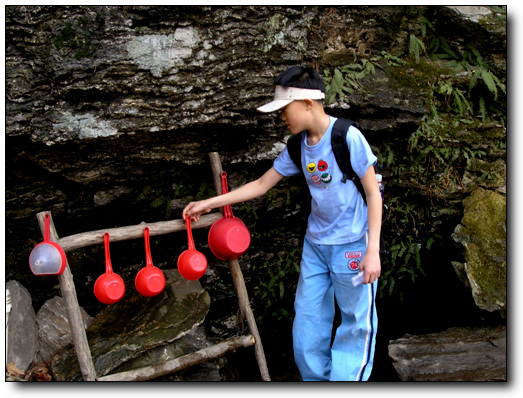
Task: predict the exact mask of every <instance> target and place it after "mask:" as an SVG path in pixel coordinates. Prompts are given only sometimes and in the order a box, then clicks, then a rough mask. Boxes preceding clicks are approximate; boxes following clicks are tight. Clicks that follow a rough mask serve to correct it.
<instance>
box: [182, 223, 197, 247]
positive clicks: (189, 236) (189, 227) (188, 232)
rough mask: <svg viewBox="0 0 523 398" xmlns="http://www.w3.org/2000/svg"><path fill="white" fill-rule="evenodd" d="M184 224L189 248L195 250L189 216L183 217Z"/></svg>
mask: <svg viewBox="0 0 523 398" xmlns="http://www.w3.org/2000/svg"><path fill="white" fill-rule="evenodd" d="M185 224H186V225H187V240H188V241H189V250H196V246H194V240H193V237H192V229H191V217H187V218H186V219H185Z"/></svg>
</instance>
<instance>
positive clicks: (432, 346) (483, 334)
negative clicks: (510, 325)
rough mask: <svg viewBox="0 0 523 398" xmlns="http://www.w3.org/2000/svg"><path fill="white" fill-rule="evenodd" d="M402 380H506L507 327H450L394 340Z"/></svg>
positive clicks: (392, 350) (392, 352) (392, 349)
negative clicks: (440, 330) (438, 331)
mask: <svg viewBox="0 0 523 398" xmlns="http://www.w3.org/2000/svg"><path fill="white" fill-rule="evenodd" d="M389 355H390V356H391V358H392V360H393V365H394V367H395V369H396V371H397V373H398V376H399V378H400V380H401V381H506V380H507V329H506V327H501V326H500V327H497V328H451V329H448V330H446V331H443V332H440V333H431V334H427V335H423V336H411V335H406V336H403V337H402V338H400V339H397V340H394V341H391V342H390V344H389Z"/></svg>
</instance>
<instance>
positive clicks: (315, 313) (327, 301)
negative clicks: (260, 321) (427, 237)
mask: <svg viewBox="0 0 523 398" xmlns="http://www.w3.org/2000/svg"><path fill="white" fill-rule="evenodd" d="M366 248H367V246H366V240H365V237H363V238H362V239H360V240H359V241H357V242H354V243H350V244H346V245H316V244H314V243H312V242H311V241H310V240H309V239H308V238H307V236H305V241H304V245H303V254H302V260H301V271H300V278H299V281H298V288H297V290H296V299H295V303H294V308H295V311H296V316H295V319H294V324H293V329H292V334H293V347H294V359H295V361H296V365H297V366H298V369H299V371H300V373H301V376H302V378H303V380H304V381H313V380H317V381H320V380H332V381H334V380H339V381H366V380H368V378H369V376H370V373H371V371H372V365H373V361H374V348H375V343H376V332H377V327H378V318H377V315H376V306H375V298H376V289H377V284H378V282H377V281H375V282H374V283H372V284H366V285H363V284H361V285H359V286H356V287H354V286H353V284H352V280H351V278H352V277H353V276H355V275H356V274H357V273H358V272H359V266H358V264H359V261H361V259H363V256H364V255H365V253H366ZM334 297H336V302H337V303H338V306H339V308H340V311H341V324H340V326H339V327H338V328H337V330H336V334H335V338H334V342H333V343H332V347H331V334H332V327H333V321H334V313H335V302H334Z"/></svg>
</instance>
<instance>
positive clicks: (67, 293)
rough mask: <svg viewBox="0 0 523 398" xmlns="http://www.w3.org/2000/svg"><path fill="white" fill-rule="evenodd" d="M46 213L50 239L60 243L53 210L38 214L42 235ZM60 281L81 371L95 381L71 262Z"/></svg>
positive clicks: (86, 379) (84, 377) (85, 376)
mask: <svg viewBox="0 0 523 398" xmlns="http://www.w3.org/2000/svg"><path fill="white" fill-rule="evenodd" d="M46 214H49V240H50V241H52V242H57V243H58V241H59V238H58V234H57V233H56V228H55V226H54V223H53V218H52V216H51V212H46V211H44V212H41V213H38V214H37V215H36V218H37V219H38V224H39V225H40V229H41V231H42V235H44V231H45V215H46ZM58 281H59V282H60V290H61V291H62V298H63V299H64V301H65V308H66V311H67V317H68V319H69V326H70V328H71V335H72V338H73V343H74V348H75V351H76V357H77V359H78V364H79V365H80V372H81V373H82V377H83V379H84V380H85V381H94V380H95V379H96V371H95V369H94V365H93V359H92V357H91V351H90V349H89V343H88V341H87V335H86V334H85V327H84V323H83V321H82V314H81V312H80V306H79V305H78V299H77V297H76V289H75V287H74V282H73V275H72V274H71V270H70V268H69V262H67V264H66V267H65V270H64V272H63V273H62V274H61V275H58Z"/></svg>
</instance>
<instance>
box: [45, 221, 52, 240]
mask: <svg viewBox="0 0 523 398" xmlns="http://www.w3.org/2000/svg"><path fill="white" fill-rule="evenodd" d="M50 218H51V217H49V214H46V215H45V218H44V221H45V222H44V242H49V235H50V232H49V231H50V228H51V227H50Z"/></svg>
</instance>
